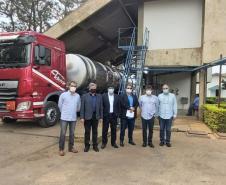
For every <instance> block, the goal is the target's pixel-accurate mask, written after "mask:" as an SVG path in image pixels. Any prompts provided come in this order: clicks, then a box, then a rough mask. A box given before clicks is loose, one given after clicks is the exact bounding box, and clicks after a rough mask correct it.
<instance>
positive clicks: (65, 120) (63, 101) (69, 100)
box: [58, 81, 81, 156]
mask: <svg viewBox="0 0 226 185" xmlns="http://www.w3.org/2000/svg"><path fill="white" fill-rule="evenodd" d="M76 87H77V83H76V82H74V81H72V82H70V83H69V87H68V88H69V90H68V91H67V92H64V93H62V94H61V95H60V98H59V102H58V106H59V109H60V112H61V118H60V119H61V121H60V126H61V132H60V141H59V150H60V151H59V155H60V156H64V155H65V153H64V144H65V135H66V132H67V127H68V126H69V145H68V151H69V152H73V153H77V152H78V151H77V150H76V149H75V148H74V131H75V125H76V120H77V112H79V111H80V105H81V100H80V96H79V94H77V93H76Z"/></svg>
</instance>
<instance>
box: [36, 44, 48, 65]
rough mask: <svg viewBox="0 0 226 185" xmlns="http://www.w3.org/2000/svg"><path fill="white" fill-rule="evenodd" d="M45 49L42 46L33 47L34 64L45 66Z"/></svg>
mask: <svg viewBox="0 0 226 185" xmlns="http://www.w3.org/2000/svg"><path fill="white" fill-rule="evenodd" d="M45 58H46V48H45V47H44V46H35V64H38V65H45V63H46V59H45Z"/></svg>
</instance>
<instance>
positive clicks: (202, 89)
mask: <svg viewBox="0 0 226 185" xmlns="http://www.w3.org/2000/svg"><path fill="white" fill-rule="evenodd" d="M206 74H207V70H206V69H202V70H201V71H200V73H199V120H203V110H202V105H204V104H205V103H206Z"/></svg>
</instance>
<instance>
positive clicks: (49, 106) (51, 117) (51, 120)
mask: <svg viewBox="0 0 226 185" xmlns="http://www.w3.org/2000/svg"><path fill="white" fill-rule="evenodd" d="M44 111H45V116H44V117H43V118H42V119H40V120H39V125H40V126H41V127H44V128H47V127H52V126H54V125H56V123H57V122H58V121H59V119H60V110H59V108H58V106H57V104H56V103H55V102H53V101H48V102H47V103H46V105H45V107H44Z"/></svg>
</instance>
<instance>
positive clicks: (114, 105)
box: [101, 86, 120, 149]
mask: <svg viewBox="0 0 226 185" xmlns="http://www.w3.org/2000/svg"><path fill="white" fill-rule="evenodd" d="M102 100H103V130H102V146H101V148H102V149H104V148H105V147H106V145H107V142H108V139H107V134H108V128H109V124H110V125H111V146H113V147H114V148H118V146H117V144H116V129H117V118H118V115H119V108H120V102H119V97H118V95H117V94H114V87H112V86H109V88H108V93H105V94H103V95H102Z"/></svg>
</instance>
